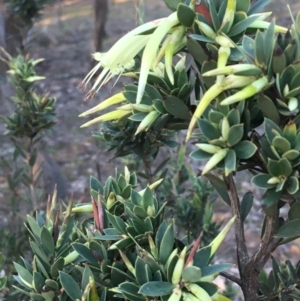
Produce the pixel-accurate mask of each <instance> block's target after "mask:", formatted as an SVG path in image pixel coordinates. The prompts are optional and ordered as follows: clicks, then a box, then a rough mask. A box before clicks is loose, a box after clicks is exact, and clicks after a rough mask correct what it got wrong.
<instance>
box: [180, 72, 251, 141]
mask: <svg viewBox="0 0 300 301" xmlns="http://www.w3.org/2000/svg"><path fill="white" fill-rule="evenodd" d="M255 80H256V77H255V76H239V75H234V74H231V75H228V76H227V77H225V78H224V79H223V80H222V82H216V83H215V84H214V85H213V86H211V87H210V88H209V89H208V90H207V91H206V93H205V94H204V95H203V97H202V99H201V100H200V103H199V105H198V106H197V109H196V111H195V112H194V115H193V117H192V119H191V122H190V125H189V128H188V131H187V137H186V141H188V140H189V139H190V137H191V135H192V132H193V129H194V127H195V125H196V122H197V119H198V118H200V117H201V116H202V114H203V113H204V111H205V110H206V108H207V107H208V106H209V104H210V103H211V102H212V101H213V100H214V99H215V98H216V97H218V96H219V95H220V94H221V93H222V92H223V91H226V90H229V89H235V88H243V87H246V86H248V85H250V84H251V83H253V82H254V81H255Z"/></svg>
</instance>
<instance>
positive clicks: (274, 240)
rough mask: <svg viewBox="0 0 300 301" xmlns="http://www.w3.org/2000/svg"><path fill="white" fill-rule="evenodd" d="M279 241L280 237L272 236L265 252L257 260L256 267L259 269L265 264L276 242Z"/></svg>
mask: <svg viewBox="0 0 300 301" xmlns="http://www.w3.org/2000/svg"><path fill="white" fill-rule="evenodd" d="M280 242H281V239H280V238H273V239H272V241H271V242H270V243H269V245H268V247H267V250H266V253H265V254H264V256H263V257H262V258H261V259H260V260H259V261H258V262H257V264H256V269H257V270H258V271H261V270H262V269H263V267H264V266H265V264H266V262H267V261H268V260H269V259H270V254H271V253H272V252H273V251H274V250H275V249H276V248H277V247H278V244H279V243H280Z"/></svg>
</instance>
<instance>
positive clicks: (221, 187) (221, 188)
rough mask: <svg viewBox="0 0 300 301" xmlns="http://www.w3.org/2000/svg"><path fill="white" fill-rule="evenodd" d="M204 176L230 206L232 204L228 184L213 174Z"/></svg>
mask: <svg viewBox="0 0 300 301" xmlns="http://www.w3.org/2000/svg"><path fill="white" fill-rule="evenodd" d="M204 176H205V177H206V178H207V179H208V180H209V181H210V183H211V184H212V186H213V187H214V188H215V189H216V191H217V193H218V195H219V196H220V197H221V198H222V199H223V201H224V202H225V203H226V204H227V205H229V206H230V204H231V202H230V198H229V195H228V192H227V187H226V184H225V183H224V182H223V181H222V180H221V179H219V178H218V177H216V176H214V175H212V174H209V173H207V174H205V175H204Z"/></svg>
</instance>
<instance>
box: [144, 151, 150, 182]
mask: <svg viewBox="0 0 300 301" xmlns="http://www.w3.org/2000/svg"><path fill="white" fill-rule="evenodd" d="M143 163H144V166H145V174H146V176H147V179H148V184H152V172H151V165H150V162H149V161H147V159H146V158H145V157H144V158H143Z"/></svg>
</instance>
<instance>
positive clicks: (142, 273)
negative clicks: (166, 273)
mask: <svg viewBox="0 0 300 301" xmlns="http://www.w3.org/2000/svg"><path fill="white" fill-rule="evenodd" d="M146 267H147V265H146V263H145V262H144V261H143V259H141V258H140V257H138V258H137V259H136V261H135V277H136V280H137V282H138V284H139V285H143V284H144V283H147V282H149V277H148V273H147V271H146Z"/></svg>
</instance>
